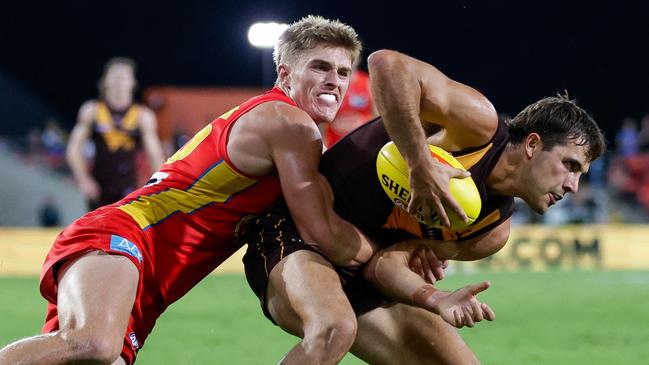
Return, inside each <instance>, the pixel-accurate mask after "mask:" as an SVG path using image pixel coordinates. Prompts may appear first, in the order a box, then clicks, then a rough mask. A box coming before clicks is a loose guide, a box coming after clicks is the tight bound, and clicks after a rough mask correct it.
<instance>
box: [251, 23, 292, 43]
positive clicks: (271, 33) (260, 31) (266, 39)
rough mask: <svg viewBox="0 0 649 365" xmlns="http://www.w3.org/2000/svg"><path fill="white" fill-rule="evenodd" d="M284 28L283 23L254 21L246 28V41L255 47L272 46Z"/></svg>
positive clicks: (286, 26)
mask: <svg viewBox="0 0 649 365" xmlns="http://www.w3.org/2000/svg"><path fill="white" fill-rule="evenodd" d="M286 28H288V24H284V23H275V22H268V23H255V24H253V25H251V26H250V29H248V41H249V42H250V44H252V45H253V46H255V47H259V48H272V47H274V46H275V43H277V40H278V39H279V36H280V34H282V32H283V31H284V30H285V29H286Z"/></svg>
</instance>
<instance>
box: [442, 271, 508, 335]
mask: <svg viewBox="0 0 649 365" xmlns="http://www.w3.org/2000/svg"><path fill="white" fill-rule="evenodd" d="M489 285H490V284H489V282H488V281H483V282H481V283H478V284H472V285H467V286H465V287H464V288H461V289H458V290H456V291H454V292H452V293H450V294H448V295H447V296H445V297H443V298H440V299H438V300H437V301H436V303H435V305H434V311H435V312H436V313H438V314H439V315H440V316H441V317H442V319H444V321H446V322H447V323H449V324H450V325H452V326H454V327H457V328H462V327H464V326H467V327H473V326H474V325H475V324H476V323H477V322H480V321H482V320H483V319H486V320H488V321H493V320H494V319H496V314H495V313H494V312H493V310H491V308H489V306H488V305H487V304H485V303H480V302H479V301H478V299H476V297H475V296H476V295H477V294H478V293H480V292H483V291H485V290H487V289H488V288H489Z"/></svg>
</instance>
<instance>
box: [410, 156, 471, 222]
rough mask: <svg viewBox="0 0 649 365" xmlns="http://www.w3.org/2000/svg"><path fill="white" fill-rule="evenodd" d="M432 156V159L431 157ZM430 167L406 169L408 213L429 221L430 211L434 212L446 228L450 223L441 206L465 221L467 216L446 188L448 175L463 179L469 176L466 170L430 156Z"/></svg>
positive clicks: (430, 220)
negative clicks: (440, 161)
mask: <svg viewBox="0 0 649 365" xmlns="http://www.w3.org/2000/svg"><path fill="white" fill-rule="evenodd" d="M431 159H432V158H431ZM432 161H433V162H432V164H433V166H432V167H431V166H430V165H429V166H427V167H423V165H422V167H419V168H412V169H411V170H410V188H411V190H412V191H411V192H410V194H411V195H410V203H409V204H408V213H410V214H412V215H415V216H419V215H421V216H422V219H423V222H424V223H426V224H431V223H432V218H431V214H432V213H433V212H436V213H437V215H438V216H439V221H440V222H441V224H442V225H444V226H446V227H450V226H451V221H450V220H449V218H448V216H447V215H446V211H445V210H444V206H447V207H448V208H450V209H451V210H453V211H455V212H456V213H457V214H458V215H459V216H460V217H461V218H462V219H463V220H464V221H465V222H468V219H469V218H468V217H467V215H466V213H465V212H464V210H463V209H462V207H460V205H459V204H458V202H457V201H456V200H455V198H453V196H452V195H451V193H450V191H449V181H450V180H451V179H452V178H460V179H463V178H466V177H469V176H471V174H470V173H469V172H468V171H465V170H462V169H456V168H454V167H451V166H447V165H443V164H441V163H439V162H438V161H436V160H434V159H432Z"/></svg>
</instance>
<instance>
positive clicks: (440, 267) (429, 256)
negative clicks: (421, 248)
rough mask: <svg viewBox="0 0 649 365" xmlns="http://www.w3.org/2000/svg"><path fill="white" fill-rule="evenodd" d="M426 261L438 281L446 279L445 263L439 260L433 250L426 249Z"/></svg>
mask: <svg viewBox="0 0 649 365" xmlns="http://www.w3.org/2000/svg"><path fill="white" fill-rule="evenodd" d="M425 252H426V260H427V261H428V262H429V263H430V266H431V270H432V273H433V275H435V278H436V279H437V280H442V279H444V263H443V262H442V261H440V260H439V259H438V258H437V255H435V251H433V249H432V248H430V247H426V248H425Z"/></svg>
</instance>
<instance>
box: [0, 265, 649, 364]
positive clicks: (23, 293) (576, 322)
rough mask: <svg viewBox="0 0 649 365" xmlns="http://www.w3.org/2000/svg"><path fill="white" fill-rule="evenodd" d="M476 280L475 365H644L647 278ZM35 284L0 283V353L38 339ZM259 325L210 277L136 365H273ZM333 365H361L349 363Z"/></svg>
mask: <svg viewBox="0 0 649 365" xmlns="http://www.w3.org/2000/svg"><path fill="white" fill-rule="evenodd" d="M480 280H490V281H491V283H492V287H491V288H490V289H489V290H488V291H487V292H485V293H484V294H483V295H481V299H482V300H483V301H485V302H487V303H489V304H490V305H491V306H492V308H493V309H494V310H495V311H496V316H497V319H496V321H495V322H492V323H488V322H483V323H480V324H478V326H477V327H475V328H472V329H471V328H468V329H463V330H461V333H462V335H463V337H464V338H465V339H466V341H467V342H468V343H469V345H470V346H471V347H472V348H473V349H474V351H475V352H476V354H477V355H478V357H479V358H480V359H481V361H482V363H483V364H494V365H495V364H498V365H507V364H512V365H514V364H516V365H519V364H553V365H560V364H566V365H581V364H583V365H596V364H627V365H628V364H647V363H648V362H647V361H649V360H648V359H649V306H648V303H649V272H598V271H583V272H578V271H571V272H564V271H553V272H544V273H531V272H509V273H504V272H500V273H473V274H461V275H459V274H458V275H454V276H452V277H449V278H447V279H445V280H443V281H442V282H441V283H440V286H442V287H445V288H455V287H459V286H462V285H466V284H469V283H473V282H476V281H480ZM37 285H38V283H37V280H36V279H34V278H27V279H25V278H0V318H1V319H2V320H1V321H2V324H1V325H0V343H1V344H2V345H4V344H6V343H8V342H10V341H12V340H14V339H17V338H20V337H25V336H28V335H33V334H35V333H37V332H38V330H39V328H40V325H41V322H42V318H43V314H44V308H45V302H44V301H43V299H42V298H41V297H40V295H39V293H38V288H37ZM296 341H297V340H296V338H294V337H292V336H290V335H287V334H285V333H283V332H282V331H281V330H280V329H279V328H278V327H275V326H273V325H272V324H271V323H270V322H269V321H267V320H266V319H265V318H264V317H263V315H262V313H261V310H260V309H259V305H258V302H257V299H256V298H255V297H254V295H253V294H252V292H251V291H250V290H249V289H248V286H247V284H246V282H245V278H244V277H243V276H241V275H223V276H210V277H208V278H207V279H206V280H204V281H203V282H202V283H200V284H199V285H198V286H197V287H196V288H195V289H194V290H193V291H192V292H190V293H189V294H188V295H187V296H186V297H185V298H183V299H182V300H181V301H179V302H178V303H176V304H174V305H172V306H171V307H170V308H169V309H168V310H167V312H166V313H165V314H164V315H163V317H162V318H161V319H160V320H159V321H158V324H157V325H156V328H155V329H154V331H153V333H152V334H151V336H150V337H149V339H148V340H147V343H146V345H145V347H144V349H143V350H142V351H140V354H139V357H138V362H137V363H138V364H141V365H146V364H149V365H153V364H156V365H163V364H170V365H171V364H248V365H254V364H275V363H277V361H278V360H279V359H280V358H281V357H282V356H283V354H284V353H285V352H286V351H287V350H288V349H289V348H290V347H291V346H293V344H295V343H296ZM342 364H348V365H349V364H363V362H362V361H359V360H358V359H355V358H354V357H353V356H351V355H348V356H347V357H346V358H345V359H344V360H343V362H342Z"/></svg>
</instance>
